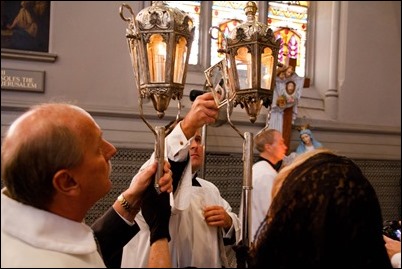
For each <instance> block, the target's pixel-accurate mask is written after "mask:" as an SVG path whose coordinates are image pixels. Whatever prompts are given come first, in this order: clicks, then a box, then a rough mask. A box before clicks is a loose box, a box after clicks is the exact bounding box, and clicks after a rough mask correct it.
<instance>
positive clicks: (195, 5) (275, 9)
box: [165, 1, 309, 76]
mask: <svg viewBox="0 0 402 269" xmlns="http://www.w3.org/2000/svg"><path fill="white" fill-rule="evenodd" d="M165 2H166V3H167V4H168V5H169V6H172V7H176V8H179V9H181V10H183V11H185V12H187V13H189V15H190V16H191V17H192V18H193V19H194V25H195V27H196V28H195V29H196V30H195V34H194V41H193V44H192V47H191V54H190V60H189V64H190V65H199V64H200V58H201V57H203V59H204V58H209V59H211V60H210V64H211V65H213V64H215V63H217V62H218V61H220V60H221V59H222V57H223V55H222V54H220V53H219V52H218V48H220V47H222V46H223V42H224V37H226V36H227V35H228V34H229V32H230V31H231V30H232V29H233V28H234V27H236V25H238V23H241V22H242V21H245V20H246V15H245V14H244V7H245V6H246V4H247V2H248V1H185V2H181V1H165ZM201 2H204V3H203V5H201ZM205 2H208V3H209V4H205ZM256 3H257V5H258V7H259V9H258V11H257V15H256V17H257V20H258V12H259V11H260V10H262V9H261V8H262V7H264V6H265V8H266V7H267V6H268V8H267V10H268V12H267V14H266V17H265V18H266V22H265V23H267V24H268V25H269V27H270V28H271V29H272V30H273V31H274V32H275V35H276V36H277V37H278V38H281V40H282V43H281V49H280V52H279V62H280V63H282V64H285V65H293V66H295V68H296V72H297V74H298V75H299V76H305V73H306V71H305V68H306V51H307V50H306V44H307V31H308V8H309V1H267V2H261V1H256ZM201 8H207V9H209V10H210V12H211V13H210V14H211V19H210V20H209V18H202V20H203V21H202V22H203V23H202V24H200V17H201ZM203 14H205V13H203ZM211 26H212V27H216V28H219V29H220V31H221V33H222V35H221V36H218V35H217V34H214V36H215V37H216V39H213V40H211V50H210V53H211V55H201V53H202V52H201V50H200V33H205V32H209V31H210V28H211ZM208 36H209V34H208Z"/></svg>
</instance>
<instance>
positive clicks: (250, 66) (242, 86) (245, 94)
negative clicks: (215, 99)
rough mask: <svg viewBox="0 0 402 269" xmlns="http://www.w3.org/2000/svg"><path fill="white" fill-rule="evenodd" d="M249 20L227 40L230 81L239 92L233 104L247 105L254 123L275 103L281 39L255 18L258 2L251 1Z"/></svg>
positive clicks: (246, 9)
mask: <svg viewBox="0 0 402 269" xmlns="http://www.w3.org/2000/svg"><path fill="white" fill-rule="evenodd" d="M244 10H245V13H246V15H247V21H246V22H244V23H242V24H240V25H238V26H237V27H235V28H234V29H233V30H232V32H230V34H229V37H228V38H227V39H226V46H227V47H226V49H224V50H225V52H226V58H227V60H228V70H229V81H230V84H231V87H232V88H233V90H234V91H235V92H236V98H235V101H234V106H236V105H237V104H240V106H241V107H242V108H245V109H246V111H247V114H248V115H249V117H250V121H251V122H252V123H254V122H255V121H256V119H257V116H258V114H259V112H260V110H261V107H262V106H265V107H268V106H270V105H271V103H272V97H273V91H274V87H275V74H276V65H277V62H278V52H279V48H280V40H275V36H274V33H273V31H272V30H271V29H270V28H269V27H268V25H265V24H262V23H260V22H258V21H256V13H257V5H256V4H255V2H251V1H250V2H248V3H247V5H246V7H245V9H244Z"/></svg>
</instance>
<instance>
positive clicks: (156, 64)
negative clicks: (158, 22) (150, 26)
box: [147, 34, 166, 83]
mask: <svg viewBox="0 0 402 269" xmlns="http://www.w3.org/2000/svg"><path fill="white" fill-rule="evenodd" d="M147 55H148V64H149V69H148V70H149V72H150V82H151V83H155V82H165V69H166V43H165V42H163V38H162V36H161V35H159V34H154V35H152V36H151V38H150V41H149V43H148V44H147Z"/></svg>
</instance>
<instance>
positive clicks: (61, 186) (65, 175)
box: [53, 169, 79, 194]
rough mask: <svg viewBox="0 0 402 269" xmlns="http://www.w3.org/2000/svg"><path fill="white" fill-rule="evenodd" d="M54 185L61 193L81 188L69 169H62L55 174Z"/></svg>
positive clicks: (73, 191) (72, 191)
mask: <svg viewBox="0 0 402 269" xmlns="http://www.w3.org/2000/svg"><path fill="white" fill-rule="evenodd" d="M53 187H54V188H55V189H56V191H58V192H60V193H66V194H67V193H70V194H72V193H75V192H76V191H78V190H79V184H78V182H77V181H76V180H75V179H74V177H73V176H72V175H71V173H70V172H69V171H68V169H62V170H59V171H57V172H56V174H55V175H54V176H53Z"/></svg>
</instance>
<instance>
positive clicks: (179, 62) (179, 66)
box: [173, 37, 187, 84]
mask: <svg viewBox="0 0 402 269" xmlns="http://www.w3.org/2000/svg"><path fill="white" fill-rule="evenodd" d="M186 58H187V41H186V39H185V38H184V37H180V39H179V41H178V42H177V44H176V56H175V60H174V76H173V82H175V83H180V84H183V75H184V69H185V68H186Z"/></svg>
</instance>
